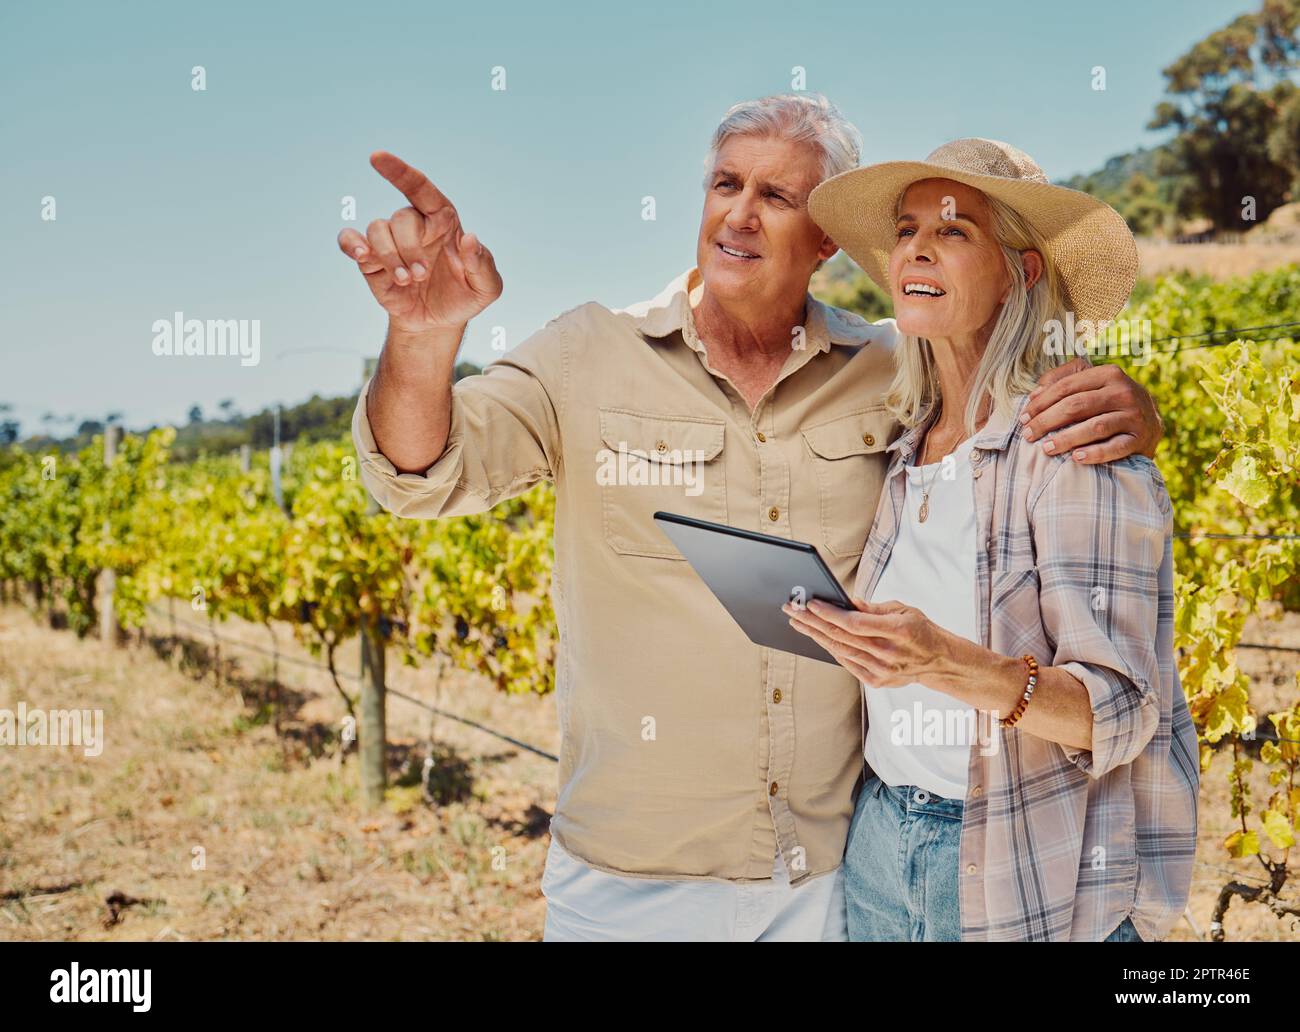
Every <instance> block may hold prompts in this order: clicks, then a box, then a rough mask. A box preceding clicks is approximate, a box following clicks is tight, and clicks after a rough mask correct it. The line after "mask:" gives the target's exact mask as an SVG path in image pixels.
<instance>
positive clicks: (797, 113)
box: [704, 93, 862, 190]
mask: <svg viewBox="0 0 1300 1032" xmlns="http://www.w3.org/2000/svg"><path fill="white" fill-rule="evenodd" d="M733 136H773V137H776V138H777V139H780V140H789V141H791V142H792V143H808V144H812V145H813V146H814V147H816V148H817V150H818V152H819V153H820V154H821V162H822V168H821V177H822V179H829V178H830V177H831V176H837V175H839V174H840V173H841V172H847V171H849V169H853V168H857V167H858V161H859V160H860V156H861V153H862V134H861V133H860V132H858V130H857V128H856V127H855V126H854V125H853V123H852V122H850V121H849V120H848V119H847V118H845V117H844V116H843V115H841V114H840V112H839V110H838V109H837V108H836V107H835V105H834V104H832V103H831V102H830V101H829V100H827V99H826V98H825V97H823V96H822V95H821V94H820V93H783V94H779V95H776V96H771V97H760V98H759V99H758V100H745V101H741V103H739V104H735V105H733V106H732V107H731V109H730V110H729V111H728V112H727V113H726V114H725V115H724V116H723V117H722V122H721V123H720V124H719V125H718V128H717V129H716V130H714V133H713V141H712V143H710V144H709V153H708V155H707V156H706V157H705V159H704V169H705V171H704V176H705V180H704V188H705V189H706V190H707V189H708V188H709V185H710V184H709V179H710V177H711V175H712V173H713V166H714V164H715V163H716V162H717V159H718V151H719V150H721V149H722V145H723V144H724V143H726V142H727V140H729V139H731V137H733Z"/></svg>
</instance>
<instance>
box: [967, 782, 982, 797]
mask: <svg viewBox="0 0 1300 1032" xmlns="http://www.w3.org/2000/svg"><path fill="white" fill-rule="evenodd" d="M970 794H971V795H972V796H973V797H974V798H976V799H978V798H979V797H980V796H982V795H983V794H984V789H983V788H981V787H980V786H979V785H976V786H975V787H974V788H972V789H971V790H970Z"/></svg>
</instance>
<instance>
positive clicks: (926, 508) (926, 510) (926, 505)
mask: <svg viewBox="0 0 1300 1032" xmlns="http://www.w3.org/2000/svg"><path fill="white" fill-rule="evenodd" d="M929 515H930V496H929V495H926V496H925V497H924V498H922V499H921V511H920V512H918V513H917V514H916V516H917V519H918V520H920V522H922V523H924V522H925V518H926V517H927V516H929Z"/></svg>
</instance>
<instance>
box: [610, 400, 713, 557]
mask: <svg viewBox="0 0 1300 1032" xmlns="http://www.w3.org/2000/svg"><path fill="white" fill-rule="evenodd" d="M725 433H726V423H725V421H724V420H721V419H706V418H702V417H695V416H676V415H671V414H663V413H654V412H637V411H633V410H631V409H616V408H602V409H601V410H600V439H601V443H602V445H603V447H602V448H601V449H600V450H599V451H598V452H597V454H596V482H597V484H599V485H600V499H601V510H602V522H603V525H604V534H605V542H606V543H607V544H608V545H609V546H610V547H611V548H612V549H614V551H615V552H618V553H619V554H620V555H644V556H653V557H656V558H660V559H682V554H681V553H680V552H678V551H677V549H676V548H674V547H673V543H672V542H671V541H669V540H668V538H667V537H666V536H665V535H664V533H663V531H661V530H660V529H659V525H658V524H657V523H655V521H654V514H655V512H657V511H658V510H660V509H662V510H664V511H665V512H673V513H679V514H681V515H683V516H694V517H695V518H696V519H701V520H708V521H710V522H712V523H726V522H727V483H726V473H725V469H724V466H723V455H722V445H723V441H724V438H725Z"/></svg>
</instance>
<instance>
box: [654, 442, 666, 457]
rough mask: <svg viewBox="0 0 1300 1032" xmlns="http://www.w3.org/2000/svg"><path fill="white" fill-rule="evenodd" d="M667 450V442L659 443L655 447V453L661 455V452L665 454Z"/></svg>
mask: <svg viewBox="0 0 1300 1032" xmlns="http://www.w3.org/2000/svg"><path fill="white" fill-rule="evenodd" d="M667 450H668V442H666V441H660V442H659V443H658V444H656V445H655V451H657V452H660V453H661V454H662V453H663V452H666V451H667Z"/></svg>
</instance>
